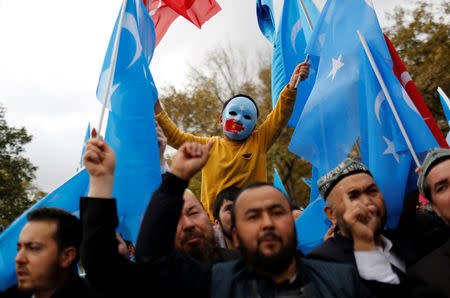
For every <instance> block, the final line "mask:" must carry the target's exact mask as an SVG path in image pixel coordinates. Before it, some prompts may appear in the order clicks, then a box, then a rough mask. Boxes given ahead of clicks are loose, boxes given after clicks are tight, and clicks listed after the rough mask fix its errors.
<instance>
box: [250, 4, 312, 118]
mask: <svg viewBox="0 0 450 298" xmlns="http://www.w3.org/2000/svg"><path fill="white" fill-rule="evenodd" d="M305 5H306V7H307V9H308V14H309V16H310V18H311V19H312V21H313V23H314V22H315V21H317V20H318V18H319V10H318V9H317V7H316V6H315V4H314V3H313V2H312V1H311V0H305ZM271 7H272V5H271V4H270V5H269V4H268V3H267V4H265V5H262V4H261V3H260V0H257V16H258V23H259V27H260V29H261V32H262V33H263V34H264V35H265V36H266V37H268V35H269V36H271V38H268V39H269V41H270V42H271V43H272V44H273V46H274V48H273V59H272V76H271V77H272V82H271V84H272V106H275V105H276V103H277V101H278V97H279V96H280V93H281V91H282V90H283V88H284V87H285V86H286V85H287V84H288V83H289V81H290V79H291V76H292V73H293V71H294V69H295V67H296V66H297V64H299V63H301V62H303V61H305V58H306V54H305V47H306V43H307V41H308V40H309V38H310V37H311V33H312V30H311V29H310V25H309V24H308V22H307V18H306V16H305V13H304V11H303V9H302V8H301V6H300V4H299V2H298V0H291V1H284V6H283V12H282V14H281V17H280V20H279V23H278V28H277V33H276V37H275V38H274V37H273V36H274V35H275V34H274V32H273V31H274V30H275V27H274V25H273V19H272V23H271V25H269V23H270V22H268V21H265V20H266V19H268V17H266V18H263V16H264V15H272V14H273V13H272V11H271V9H272V8H271ZM270 30H272V32H271V33H270V34H268V33H267V32H268V31H270ZM317 61H318V60H317V59H316V58H312V59H311V60H310V62H311V64H312V67H311V69H310V75H309V77H308V79H306V80H305V81H303V82H302V83H301V84H300V85H299V87H298V89H299V90H298V95H297V100H296V103H295V107H294V111H293V113H292V116H291V119H290V120H289V122H288V125H289V126H292V127H295V126H296V124H297V122H298V119H299V118H300V115H301V112H302V109H303V106H304V104H305V102H306V99H307V98H308V96H309V94H310V92H311V89H312V86H313V85H314V82H315V74H316V70H317Z"/></svg>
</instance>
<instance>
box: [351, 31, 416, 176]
mask: <svg viewBox="0 0 450 298" xmlns="http://www.w3.org/2000/svg"><path fill="white" fill-rule="evenodd" d="M356 32H357V33H358V36H359V39H360V40H361V43H362V45H363V47H364V51H365V52H366V55H367V58H369V61H370V65H371V66H372V69H373V71H374V72H375V75H376V76H377V79H378V82H379V83H380V86H381V89H382V90H383V93H384V95H385V96H386V99H387V101H388V103H389V106H390V107H391V110H392V113H393V114H394V118H395V120H396V121H397V124H398V126H399V128H400V131H401V132H402V135H403V138H405V141H406V144H407V145H408V148H409V151H410V152H411V155H412V157H413V158H414V161H415V162H416V165H417V167H420V166H421V165H420V162H419V158H417V154H416V152H414V148H413V146H412V144H411V141H410V139H409V137H408V134H407V133H406V130H405V128H404V127H403V123H402V121H401V119H400V117H399V115H398V113H397V110H396V108H395V106H394V103H393V102H392V98H391V95H390V94H389V91H388V89H387V87H386V84H385V83H384V80H383V77H382V76H381V73H380V71H379V70H378V66H377V64H376V63H375V60H374V59H373V56H372V53H371V52H370V49H369V46H368V45H367V42H366V39H365V38H364V36H363V35H362V34H361V32H360V31H359V30H356Z"/></svg>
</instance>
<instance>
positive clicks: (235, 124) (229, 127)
mask: <svg viewBox="0 0 450 298" xmlns="http://www.w3.org/2000/svg"><path fill="white" fill-rule="evenodd" d="M257 118H258V112H257V110H256V106H255V104H254V103H253V102H252V101H251V100H250V99H248V98H246V97H241V96H239V97H235V98H233V99H232V100H231V101H230V102H229V103H228V104H227V106H226V107H225V109H224V110H223V112H222V127H223V131H224V133H225V134H226V135H227V136H228V137H229V138H230V139H232V140H235V141H242V140H244V139H246V138H247V137H248V136H249V135H250V134H251V133H252V131H253V129H254V128H255V125H256V120H257Z"/></svg>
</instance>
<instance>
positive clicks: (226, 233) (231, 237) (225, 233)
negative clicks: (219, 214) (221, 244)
mask: <svg viewBox="0 0 450 298" xmlns="http://www.w3.org/2000/svg"><path fill="white" fill-rule="evenodd" d="M219 225H220V229H221V231H222V235H223V236H224V237H225V238H227V239H228V240H233V236H232V235H231V231H226V230H225V229H224V228H223V225H222V222H221V221H220V220H219Z"/></svg>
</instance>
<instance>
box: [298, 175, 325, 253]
mask: <svg viewBox="0 0 450 298" xmlns="http://www.w3.org/2000/svg"><path fill="white" fill-rule="evenodd" d="M319 178H320V177H319V171H318V169H317V168H315V167H314V166H313V167H312V177H311V179H310V187H311V193H310V197H309V202H310V203H309V205H308V206H307V207H306V208H305V211H303V213H302V215H300V217H299V218H298V219H297V221H296V222H295V226H296V230H297V248H298V249H299V250H301V251H302V252H303V253H304V254H307V253H308V252H310V251H311V250H313V249H314V248H315V247H316V246H318V245H320V244H322V242H323V236H324V235H325V233H326V232H327V231H328V229H329V228H330V226H331V222H330V221H329V220H328V218H327V216H326V215H325V212H324V210H323V208H324V207H325V204H326V203H325V201H324V200H323V199H322V197H321V196H320V193H319V189H318V187H317V180H318V179H319Z"/></svg>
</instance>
